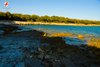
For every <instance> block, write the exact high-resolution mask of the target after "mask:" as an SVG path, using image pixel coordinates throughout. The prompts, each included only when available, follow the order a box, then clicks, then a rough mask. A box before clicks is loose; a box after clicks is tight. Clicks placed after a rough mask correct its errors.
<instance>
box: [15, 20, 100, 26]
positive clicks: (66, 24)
mask: <svg viewBox="0 0 100 67" xmlns="http://www.w3.org/2000/svg"><path fill="white" fill-rule="evenodd" d="M15 24H20V25H27V24H33V25H34V24H36V25H37V24H39V25H41V24H43V25H64V26H100V25H97V24H87V25H86V24H72V23H54V22H52V23H50V22H47V23H46V22H22V21H15Z"/></svg>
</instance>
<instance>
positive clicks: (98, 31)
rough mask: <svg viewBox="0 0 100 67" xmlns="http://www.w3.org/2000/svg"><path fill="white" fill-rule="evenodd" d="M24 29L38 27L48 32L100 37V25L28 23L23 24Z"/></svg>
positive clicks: (37, 28)
mask: <svg viewBox="0 0 100 67" xmlns="http://www.w3.org/2000/svg"><path fill="white" fill-rule="evenodd" d="M22 27H24V30H29V29H36V30H42V31H44V32H47V33H55V32H60V33H67V32H70V33H73V34H91V35H94V36H95V37H100V26H58V25H26V26H22Z"/></svg>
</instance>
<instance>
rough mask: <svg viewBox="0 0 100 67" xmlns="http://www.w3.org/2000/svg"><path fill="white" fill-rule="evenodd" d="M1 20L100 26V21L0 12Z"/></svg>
mask: <svg viewBox="0 0 100 67" xmlns="http://www.w3.org/2000/svg"><path fill="white" fill-rule="evenodd" d="M0 20H12V21H32V22H51V23H52V22H57V23H58V22H59V23H61V22H62V23H78V24H79V23H82V24H100V21H92V20H79V19H70V18H65V17H61V16H47V15H45V16H38V15H26V14H25V15H23V14H18V13H13V14H11V13H10V12H5V13H4V12H0Z"/></svg>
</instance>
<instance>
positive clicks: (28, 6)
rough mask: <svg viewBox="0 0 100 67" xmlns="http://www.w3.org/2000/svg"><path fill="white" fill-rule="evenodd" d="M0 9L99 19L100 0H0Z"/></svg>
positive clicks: (13, 11) (12, 11)
mask: <svg viewBox="0 0 100 67" xmlns="http://www.w3.org/2000/svg"><path fill="white" fill-rule="evenodd" d="M5 1H8V2H9V6H8V7H7V8H6V7H4V2H5ZM0 11H3V12H4V11H9V12H11V13H23V14H37V15H40V16H41V15H49V16H52V15H56V16H64V17H69V18H78V19H90V20H100V0H0Z"/></svg>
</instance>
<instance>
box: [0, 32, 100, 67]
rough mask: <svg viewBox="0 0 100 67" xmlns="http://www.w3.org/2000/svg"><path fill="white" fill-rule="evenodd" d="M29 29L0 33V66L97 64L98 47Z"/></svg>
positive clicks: (79, 66)
mask: <svg viewBox="0 0 100 67" xmlns="http://www.w3.org/2000/svg"><path fill="white" fill-rule="evenodd" d="M43 35H44V32H41V31H36V30H29V31H21V32H12V33H9V34H6V35H4V36H2V34H1V35H0V46H2V49H0V67H100V64H99V63H100V58H99V57H100V49H98V48H96V47H91V46H88V45H84V46H83V45H81V46H74V45H69V44H66V42H65V41H64V39H63V38H62V37H48V36H43Z"/></svg>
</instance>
